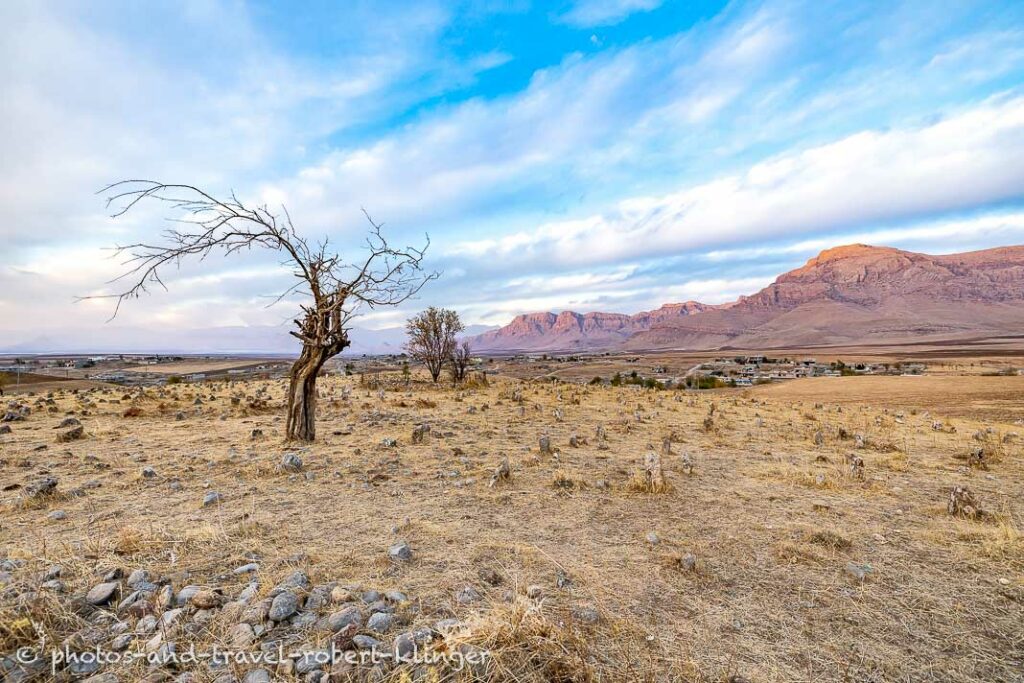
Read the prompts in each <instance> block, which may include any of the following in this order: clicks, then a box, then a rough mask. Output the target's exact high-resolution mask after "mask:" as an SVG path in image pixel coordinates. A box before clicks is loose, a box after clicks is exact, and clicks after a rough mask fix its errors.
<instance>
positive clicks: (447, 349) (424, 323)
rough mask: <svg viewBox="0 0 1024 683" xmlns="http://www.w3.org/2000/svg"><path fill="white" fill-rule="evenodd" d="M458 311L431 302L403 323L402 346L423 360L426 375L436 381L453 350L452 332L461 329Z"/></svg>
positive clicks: (453, 334)
mask: <svg viewBox="0 0 1024 683" xmlns="http://www.w3.org/2000/svg"><path fill="white" fill-rule="evenodd" d="M463 329H464V328H463V326H462V321H461V320H459V314H458V313H456V312H455V311H451V310H448V309H447V308H435V307H433V306H431V307H430V308H428V309H427V310H425V311H423V312H421V313H417V314H416V315H414V316H413V317H411V318H409V320H407V321H406V323H405V333H406V336H407V337H408V341H406V344H405V350H406V351H407V352H408V353H409V355H410V356H412V357H413V358H415V359H416V360H418V361H419V362H421V363H423V365H424V366H426V368H427V371H428V372H429V373H430V378H431V379H433V380H434V382H437V379H438V377H440V376H441V370H443V369H444V365H445V363H447V362H448V361H449V360H450V359H451V357H452V352H453V351H454V350H455V335H457V334H458V333H459V332H462V330H463Z"/></svg>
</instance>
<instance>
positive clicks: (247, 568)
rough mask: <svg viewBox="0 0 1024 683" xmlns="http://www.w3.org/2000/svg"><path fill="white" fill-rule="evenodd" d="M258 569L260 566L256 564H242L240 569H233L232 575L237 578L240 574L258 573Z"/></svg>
mask: <svg viewBox="0 0 1024 683" xmlns="http://www.w3.org/2000/svg"><path fill="white" fill-rule="evenodd" d="M259 569H260V566H259V565H258V564H256V563H255V562H250V563H249V564H243V565H242V566H241V567H235V569H234V571H233V572H232V573H233V574H235V575H236V576H238V575H241V574H251V573H252V572H256V571H259Z"/></svg>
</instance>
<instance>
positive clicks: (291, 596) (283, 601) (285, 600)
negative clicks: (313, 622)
mask: <svg viewBox="0 0 1024 683" xmlns="http://www.w3.org/2000/svg"><path fill="white" fill-rule="evenodd" d="M298 609H299V598H298V596H297V595H295V593H293V592H292V591H290V590H288V591H284V592H283V593H279V594H278V595H277V597H276V598H274V601H273V602H272V603H270V612H269V613H268V614H267V617H268V618H269V619H270V620H271V621H284V620H285V619H287V618H288V617H290V616H292V615H293V614H295V613H296V612H297V611H298Z"/></svg>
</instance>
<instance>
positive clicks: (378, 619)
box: [366, 612, 395, 633]
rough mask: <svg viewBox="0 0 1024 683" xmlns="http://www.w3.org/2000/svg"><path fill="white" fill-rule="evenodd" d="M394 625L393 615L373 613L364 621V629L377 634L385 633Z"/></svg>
mask: <svg viewBox="0 0 1024 683" xmlns="http://www.w3.org/2000/svg"><path fill="white" fill-rule="evenodd" d="M394 623H395V615H393V614H388V613H387V612H374V613H373V614H371V615H370V618H369V619H367V620H366V628H368V629H370V630H371V631H376V632H377V633H386V632H387V631H389V630H390V629H391V627H392V626H393V625H394Z"/></svg>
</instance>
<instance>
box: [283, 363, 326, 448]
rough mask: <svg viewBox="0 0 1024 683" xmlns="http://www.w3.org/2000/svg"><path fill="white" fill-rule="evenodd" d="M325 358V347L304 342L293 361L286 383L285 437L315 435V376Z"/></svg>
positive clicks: (305, 439) (311, 438)
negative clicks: (286, 415) (286, 419)
mask: <svg viewBox="0 0 1024 683" xmlns="http://www.w3.org/2000/svg"><path fill="white" fill-rule="evenodd" d="M328 358H330V356H329V355H328V354H327V350H326V349H322V348H317V347H313V346H310V345H308V344H306V345H303V347H302V353H301V354H300V355H299V358H298V360H296V361H295V363H294V364H293V365H292V369H291V373H290V380H291V381H290V383H289V385H288V423H287V427H286V436H287V438H288V439H295V440H297V441H313V440H314V439H315V438H316V378H317V376H318V375H319V374H320V369H321V368H322V367H323V366H324V363H326V362H327V359H328Z"/></svg>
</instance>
